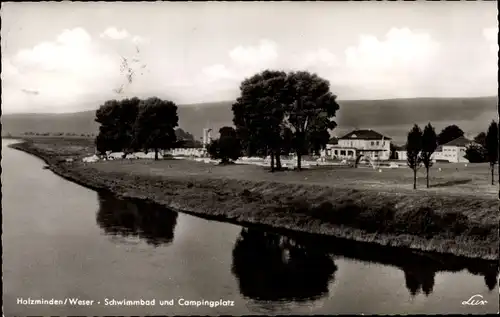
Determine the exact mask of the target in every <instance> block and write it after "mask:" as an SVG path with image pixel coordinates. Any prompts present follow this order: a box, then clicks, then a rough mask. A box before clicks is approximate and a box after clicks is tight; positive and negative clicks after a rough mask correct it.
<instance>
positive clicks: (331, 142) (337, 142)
mask: <svg viewBox="0 0 500 317" xmlns="http://www.w3.org/2000/svg"><path fill="white" fill-rule="evenodd" d="M328 144H334V145H335V144H339V140H338V139H337V138H335V137H333V138H331V139H330V140H329V141H328Z"/></svg>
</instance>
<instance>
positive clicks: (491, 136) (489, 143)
mask: <svg viewBox="0 0 500 317" xmlns="http://www.w3.org/2000/svg"><path fill="white" fill-rule="evenodd" d="M485 141H486V152H487V156H488V162H489V163H490V169H491V185H495V182H494V171H495V164H496V163H497V161H498V124H497V123H496V122H495V121H492V122H491V124H490V126H489V128H488V133H487V134H486V140H485Z"/></svg>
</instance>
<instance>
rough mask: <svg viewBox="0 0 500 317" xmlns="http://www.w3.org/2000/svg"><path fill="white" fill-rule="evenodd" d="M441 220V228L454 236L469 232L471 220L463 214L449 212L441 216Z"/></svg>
mask: <svg viewBox="0 0 500 317" xmlns="http://www.w3.org/2000/svg"><path fill="white" fill-rule="evenodd" d="M441 220H442V223H441V228H443V229H448V230H449V231H450V232H452V233H454V234H462V233H464V232H465V230H467V225H468V221H469V218H467V216H465V215H463V214H461V213H457V212H447V213H444V214H443V215H442V216H441Z"/></svg>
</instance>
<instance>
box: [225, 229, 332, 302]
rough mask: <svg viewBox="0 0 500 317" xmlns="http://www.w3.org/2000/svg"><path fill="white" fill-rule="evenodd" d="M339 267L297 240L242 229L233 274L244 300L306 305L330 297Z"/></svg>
mask: <svg viewBox="0 0 500 317" xmlns="http://www.w3.org/2000/svg"><path fill="white" fill-rule="evenodd" d="M336 270H337V266H336V265H335V263H334V262H333V260H332V259H331V258H330V257H329V256H328V254H326V253H324V252H321V251H320V250H318V249H316V248H314V247H313V246H311V245H302V244H301V242H298V241H297V240H294V239H291V238H288V237H284V236H280V235H276V234H272V233H266V232H263V231H259V230H253V229H242V231H241V233H240V236H239V238H238V239H237V241H236V244H235V246H234V249H233V266H232V273H233V274H234V275H235V276H236V278H237V279H238V281H239V287H240V291H241V293H242V294H243V296H246V297H249V298H252V299H256V300H270V301H291V300H294V301H306V300H312V299H318V298H320V297H323V296H325V295H327V293H328V285H329V283H330V282H331V281H332V280H333V279H334V273H335V271H336Z"/></svg>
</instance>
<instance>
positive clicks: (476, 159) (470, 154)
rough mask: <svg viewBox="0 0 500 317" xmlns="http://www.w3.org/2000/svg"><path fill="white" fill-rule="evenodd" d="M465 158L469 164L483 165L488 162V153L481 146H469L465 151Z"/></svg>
mask: <svg viewBox="0 0 500 317" xmlns="http://www.w3.org/2000/svg"><path fill="white" fill-rule="evenodd" d="M465 158H466V159H467V160H468V161H469V162H470V163H485V162H487V161H488V153H487V152H486V149H485V148H484V147H483V146H482V145H479V144H470V145H469V146H468V147H467V148H466V150H465Z"/></svg>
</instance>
